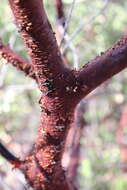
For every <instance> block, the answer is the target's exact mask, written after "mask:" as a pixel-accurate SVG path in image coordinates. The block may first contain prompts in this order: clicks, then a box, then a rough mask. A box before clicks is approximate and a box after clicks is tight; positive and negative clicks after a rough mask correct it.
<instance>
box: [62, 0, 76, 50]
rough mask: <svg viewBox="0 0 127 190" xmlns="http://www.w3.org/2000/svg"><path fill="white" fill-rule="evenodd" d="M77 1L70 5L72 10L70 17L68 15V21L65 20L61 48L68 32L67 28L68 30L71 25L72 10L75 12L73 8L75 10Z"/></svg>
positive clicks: (74, 0)
mask: <svg viewBox="0 0 127 190" xmlns="http://www.w3.org/2000/svg"><path fill="white" fill-rule="evenodd" d="M75 2H76V0H73V2H72V4H71V7H70V10H69V14H68V17H67V19H66V22H65V27H64V32H63V37H62V39H61V42H60V46H59V47H60V48H61V46H62V43H63V41H64V37H65V35H66V33H67V30H68V26H69V23H70V20H71V17H72V12H73V10H74V5H75Z"/></svg>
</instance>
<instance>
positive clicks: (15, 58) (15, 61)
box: [0, 41, 37, 80]
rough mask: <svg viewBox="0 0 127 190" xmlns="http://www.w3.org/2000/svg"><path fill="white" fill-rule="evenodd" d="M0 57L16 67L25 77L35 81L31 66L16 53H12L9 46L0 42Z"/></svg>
mask: <svg viewBox="0 0 127 190" xmlns="http://www.w3.org/2000/svg"><path fill="white" fill-rule="evenodd" d="M0 55H1V57H3V58H4V59H5V60H7V62H8V63H10V64H12V65H13V66H14V67H16V68H17V69H18V70H20V71H23V72H24V73H25V75H27V76H29V77H31V78H33V79H35V80H37V79H36V76H35V73H34V72H33V66H32V65H31V64H30V63H29V62H27V61H25V60H24V59H23V58H21V57H20V56H19V55H18V54H17V53H15V52H14V51H12V50H11V49H10V47H9V45H4V44H3V43H2V42H1V41H0Z"/></svg>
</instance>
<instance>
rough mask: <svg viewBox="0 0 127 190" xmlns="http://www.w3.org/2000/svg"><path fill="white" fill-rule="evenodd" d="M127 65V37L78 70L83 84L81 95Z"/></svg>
mask: <svg viewBox="0 0 127 190" xmlns="http://www.w3.org/2000/svg"><path fill="white" fill-rule="evenodd" d="M126 67H127V37H126V36H125V37H124V38H122V39H121V40H119V41H118V42H117V43H116V44H115V45H114V46H112V48H110V49H109V50H107V51H106V52H102V53H101V56H98V57H96V58H95V59H94V60H92V61H91V62H90V63H89V64H85V65H84V67H83V68H82V69H80V70H79V71H78V77H77V78H78V81H79V83H80V85H81V91H80V97H84V96H86V95H87V94H89V93H90V92H91V91H92V90H94V89H95V88H97V87H98V86H99V85H100V84H102V83H103V82H105V81H106V80H108V79H109V78H111V77H113V76H114V75H115V74H117V73H119V72H120V71H122V70H123V69H125V68H126Z"/></svg>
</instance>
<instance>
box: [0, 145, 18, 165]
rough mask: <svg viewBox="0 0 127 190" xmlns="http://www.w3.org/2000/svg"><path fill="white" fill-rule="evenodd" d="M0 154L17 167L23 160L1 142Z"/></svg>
mask: <svg viewBox="0 0 127 190" xmlns="http://www.w3.org/2000/svg"><path fill="white" fill-rule="evenodd" d="M0 154H1V155H2V156H3V157H4V158H5V159H6V160H7V161H8V162H10V163H11V164H12V165H13V166H14V167H15V168H19V167H20V165H21V163H22V161H20V160H19V159H18V158H17V157H15V156H14V155H13V154H12V153H11V152H9V151H8V150H7V148H6V147H5V146H4V145H3V144H2V143H1V142H0Z"/></svg>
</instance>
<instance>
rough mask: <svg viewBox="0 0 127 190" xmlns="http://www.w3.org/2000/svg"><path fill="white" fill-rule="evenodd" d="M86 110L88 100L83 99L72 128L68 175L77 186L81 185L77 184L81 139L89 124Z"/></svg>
mask: <svg viewBox="0 0 127 190" xmlns="http://www.w3.org/2000/svg"><path fill="white" fill-rule="evenodd" d="M85 111H86V102H85V101H84V100H82V101H81V102H80V103H79V105H78V107H77V110H76V113H75V118H76V119H75V123H74V126H73V129H72V130H73V131H72V133H73V134H72V142H71V159H70V164H69V166H68V169H67V177H68V178H69V180H70V181H71V182H74V184H76V186H79V185H78V184H77V176H78V166H79V164H80V150H81V144H80V140H81V138H82V136H83V130H84V127H85V126H86V124H87V122H86V120H85V118H84V114H85Z"/></svg>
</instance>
